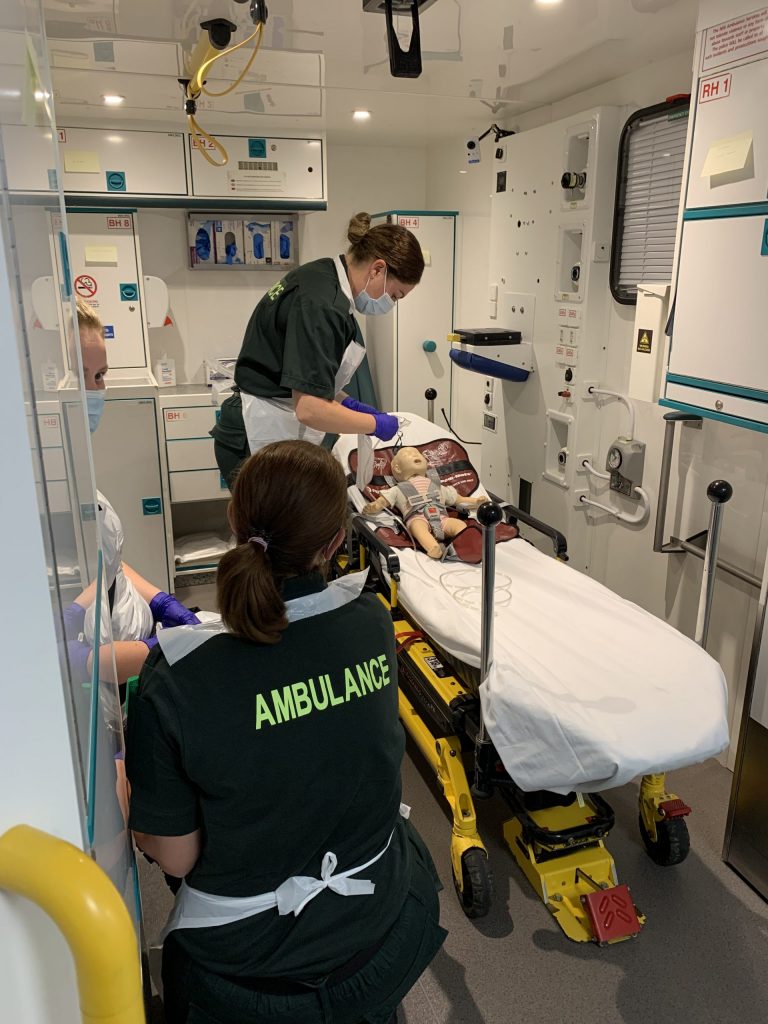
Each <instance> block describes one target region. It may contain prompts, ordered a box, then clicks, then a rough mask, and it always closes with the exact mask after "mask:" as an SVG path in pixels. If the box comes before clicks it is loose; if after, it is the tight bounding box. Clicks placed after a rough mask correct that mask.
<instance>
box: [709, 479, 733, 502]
mask: <svg viewBox="0 0 768 1024" xmlns="http://www.w3.org/2000/svg"><path fill="white" fill-rule="evenodd" d="M707 497H708V498H709V500H710V501H711V502H713V503H714V504H715V505H724V504H725V503H726V501H730V500H731V498H732V497H733V488H732V487H731V485H730V484H729V483H728V481H727V480H713V481H712V483H711V484H710V485H709V487H708V488H707Z"/></svg>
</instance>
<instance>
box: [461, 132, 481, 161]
mask: <svg viewBox="0 0 768 1024" xmlns="http://www.w3.org/2000/svg"><path fill="white" fill-rule="evenodd" d="M465 145H466V147H467V163H469V164H479V163H480V139H478V138H477V136H474V137H473V138H471V139H467V141H466V143H465Z"/></svg>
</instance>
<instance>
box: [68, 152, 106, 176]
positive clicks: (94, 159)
mask: <svg viewBox="0 0 768 1024" xmlns="http://www.w3.org/2000/svg"><path fill="white" fill-rule="evenodd" d="M64 170H65V171H66V172H67V173H68V174H99V173H100V172H101V162H100V161H99V154H98V153H95V152H94V151H93V150H90V149H70V150H66V149H65V150H64Z"/></svg>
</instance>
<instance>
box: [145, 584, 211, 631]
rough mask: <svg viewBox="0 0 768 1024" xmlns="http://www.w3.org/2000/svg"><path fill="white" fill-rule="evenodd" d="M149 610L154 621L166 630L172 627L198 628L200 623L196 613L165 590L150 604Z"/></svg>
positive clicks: (156, 595)
mask: <svg viewBox="0 0 768 1024" xmlns="http://www.w3.org/2000/svg"><path fill="white" fill-rule="evenodd" d="M149 610H150V611H151V612H152V618H153V619H154V621H155V622H160V623H161V624H162V625H163V626H164V627H165V628H166V629H168V628H169V627H170V626H196V625H197V624H198V623H199V622H200V619H198V617H197V616H196V615H195V613H194V612H191V611H190V610H189V608H185V607H184V605H183V604H182V603H181V602H180V601H177V600H176V598H175V597H173V596H172V595H171V594H166V593H165V591H163V590H161V591H160V592H159V593H157V594H155V596H154V597H153V598H152V600H151V601H150V602H149Z"/></svg>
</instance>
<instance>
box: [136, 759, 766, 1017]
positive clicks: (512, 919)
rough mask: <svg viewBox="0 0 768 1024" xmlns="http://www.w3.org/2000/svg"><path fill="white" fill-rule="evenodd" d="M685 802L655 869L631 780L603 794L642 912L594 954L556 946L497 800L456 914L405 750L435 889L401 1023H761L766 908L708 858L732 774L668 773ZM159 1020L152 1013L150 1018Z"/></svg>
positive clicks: (435, 807)
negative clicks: (637, 927) (478, 887)
mask: <svg viewBox="0 0 768 1024" xmlns="http://www.w3.org/2000/svg"><path fill="white" fill-rule="evenodd" d="M673 781H674V786H675V790H676V792H678V794H679V795H680V796H683V797H684V798H685V799H686V800H687V802H688V803H690V804H691V805H692V807H693V808H694V813H693V814H692V815H691V817H690V818H689V819H688V822H689V828H690V832H691V853H690V855H689V857H688V859H687V860H686V861H685V863H684V864H682V865H679V866H678V867H677V868H659V867H656V866H655V865H654V864H653V863H652V862H651V861H650V860H649V859H648V857H647V856H646V854H645V852H644V849H643V847H642V843H641V841H640V838H639V835H638V831H637V787H636V786H634V785H629V786H624V787H622V788H621V789H617V790H612V791H611V793H610V794H609V798H610V802H611V804H612V806H613V808H614V810H615V812H616V826H615V828H614V830H613V832H612V833H611V836H610V839H609V843H608V846H609V849H610V850H611V853H612V854H613V856H614V858H615V859H616V864H617V867H618V872H619V880H620V881H623V882H627V883H628V884H629V885H630V887H631V889H632V893H633V896H634V899H635V902H636V903H637V905H638V906H639V907H640V908H641V909H642V911H643V912H644V913H645V914H646V915H647V917H648V923H647V924H646V926H645V928H644V929H643V931H642V933H641V934H640V936H638V938H636V939H635V940H633V941H630V942H624V943H619V944H618V945H615V946H610V947H607V948H604V949H599V948H597V947H596V946H593V945H589V944H587V945H579V944H575V943H571V942H569V941H568V940H567V939H566V938H565V937H564V936H563V935H562V933H561V932H560V930H559V928H558V927H557V925H556V924H555V923H554V921H553V920H552V919H551V918H550V916H549V914H548V913H547V911H546V909H545V908H544V907H543V905H542V904H540V903H539V902H538V900H537V899H536V898H535V896H534V894H533V891H532V890H531V889H530V888H529V887H528V883H527V882H526V881H525V879H524V878H523V876H522V874H521V872H520V871H519V869H518V868H517V865H516V864H515V862H514V861H513V859H512V856H511V854H510V853H509V852H508V851H507V849H506V847H505V846H504V845H503V844H502V841H501V823H502V821H503V820H504V818H505V816H506V814H505V806H504V804H503V803H502V802H501V801H500V800H498V801H497V800H496V799H494V800H492V801H490V802H488V803H482V804H480V805H479V806H478V816H479V820H480V831H481V834H482V835H483V838H484V840H485V842H486V845H487V846H488V850H489V855H490V860H491V866H492V869H493V873H494V878H495V883H496V897H495V904H494V907H493V908H492V911H491V913H490V915H489V916H488V917H486V918H484V919H483V920H480V921H476V922H472V921H469V920H468V919H467V918H466V917H465V916H464V914H463V913H462V911H461V909H460V907H459V905H458V903H457V901H456V897H455V894H454V891H453V885H452V883H451V871H450V860H449V845H448V840H449V832H450V826H449V822H448V818H447V816H446V814H445V813H444V811H443V807H442V805H441V803H440V802H439V801H438V798H437V796H436V793H435V789H434V786H433V784H432V782H431V780H430V779H429V778H428V777H426V775H425V773H424V772H423V771H422V765H421V760H420V758H419V755H418V752H417V751H413V750H411V749H410V748H409V751H408V754H407V755H406V758H405V761H404V764H403V789H404V794H403V798H404V799H405V800H406V802H407V803H409V804H410V805H411V806H412V808H413V811H412V816H413V821H414V822H415V824H416V825H417V827H418V828H419V830H420V831H421V833H422V835H423V836H424V838H425V840H426V841H427V843H428V845H429V847H430V849H431V851H432V854H433V856H434V858H435V862H436V864H437V866H438V870H439V871H440V875H441V878H442V879H443V881H444V883H445V889H444V891H443V893H442V896H441V905H442V920H443V924H444V926H445V927H446V928H447V929H448V931H449V935H448V939H447V940H446V943H445V946H444V947H443V949H442V951H441V952H440V953H439V954H438V955H437V957H436V959H435V960H434V962H433V964H432V966H431V967H430V968H429V970H428V971H427V972H426V973H425V974H424V975H423V977H422V978H421V979H420V981H419V982H418V983H417V985H416V986H415V988H414V989H413V990H412V991H411V993H410V994H409V995H408V997H407V998H406V1000H405V1003H404V1012H403V1013H402V1014H401V1020H405V1021H406V1022H407V1024H509V1022H517V1021H519V1022H525V1024H533V1022H536V1024H596V1022H600V1024H667V1022H669V1024H672V1022H675V1024H679V1022H686V1024H687V1022H691V1024H694V1022H695V1024H730V1022H734V1024H737V1022H738V1024H765V1022H766V1020H768V905H767V904H766V903H764V902H763V900H761V899H760V897H758V896H757V895H756V894H755V893H754V892H753V891H752V890H751V889H750V888H749V887H748V886H747V885H746V884H745V883H744V882H742V881H741V879H740V878H739V877H738V876H737V875H736V874H734V873H733V872H732V871H731V870H730V869H729V868H728V867H727V866H726V865H725V864H723V863H722V861H721V859H720V852H721V848H722V840H723V832H724V827H725V816H726V810H727V805H728V794H729V788H730V781H731V775H730V773H729V772H728V771H727V770H726V769H724V768H722V767H721V766H720V765H719V764H718V763H716V762H715V761H709V762H707V763H706V764H703V765H698V766H696V767H694V768H688V769H685V770H684V771H679V772H676V773H675V775H674V778H673ZM141 877H142V891H143V900H144V913H145V929H146V933H147V937H148V939H149V941H150V942H155V941H156V939H157V935H158V933H159V930H160V928H161V926H162V923H163V921H164V919H165V915H166V913H167V910H168V907H169V906H170V896H169V894H168V891H167V889H166V888H165V885H164V882H163V880H162V876H160V874H159V872H157V871H156V870H155V869H153V868H151V867H150V866H148V865H146V864H142V869H141ZM158 1020H161V1017H158Z"/></svg>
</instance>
